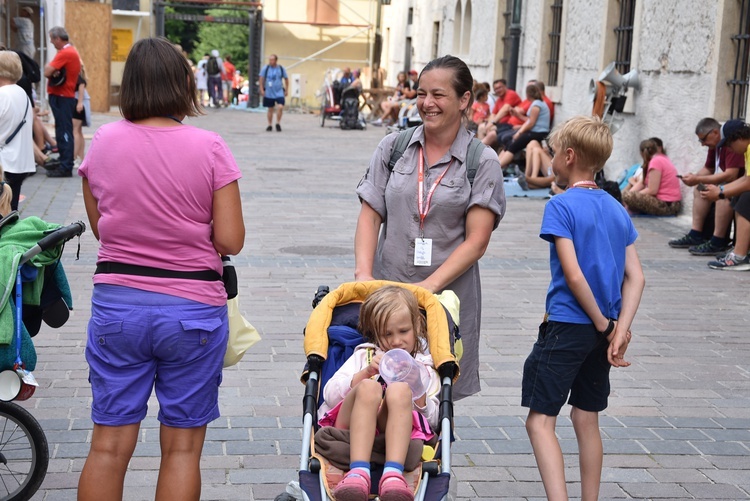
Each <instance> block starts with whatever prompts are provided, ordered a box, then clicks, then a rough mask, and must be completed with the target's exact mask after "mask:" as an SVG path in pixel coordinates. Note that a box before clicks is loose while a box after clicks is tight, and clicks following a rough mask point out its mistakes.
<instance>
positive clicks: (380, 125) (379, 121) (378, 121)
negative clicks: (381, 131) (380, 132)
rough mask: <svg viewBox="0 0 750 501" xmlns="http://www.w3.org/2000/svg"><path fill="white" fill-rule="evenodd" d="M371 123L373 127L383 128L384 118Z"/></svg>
mask: <svg viewBox="0 0 750 501" xmlns="http://www.w3.org/2000/svg"><path fill="white" fill-rule="evenodd" d="M370 123H371V124H372V125H374V126H375V127H382V126H383V119H382V118H378V119H377V120H375V121H373V122H370Z"/></svg>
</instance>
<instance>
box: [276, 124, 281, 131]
mask: <svg viewBox="0 0 750 501" xmlns="http://www.w3.org/2000/svg"><path fill="white" fill-rule="evenodd" d="M276 132H281V125H279V124H276Z"/></svg>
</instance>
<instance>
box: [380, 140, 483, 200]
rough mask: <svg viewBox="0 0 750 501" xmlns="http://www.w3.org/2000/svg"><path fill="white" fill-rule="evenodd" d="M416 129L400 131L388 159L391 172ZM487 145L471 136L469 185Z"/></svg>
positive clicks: (467, 163) (468, 160)
mask: <svg viewBox="0 0 750 501" xmlns="http://www.w3.org/2000/svg"><path fill="white" fill-rule="evenodd" d="M415 129H416V127H410V128H408V129H406V130H402V131H401V132H399V133H398V139H396V143H395V144H394V145H393V150H392V151H391V159H390V160H389V161H388V170H389V171H390V172H393V168H394V167H395V166H396V162H398V159H399V158H401V157H402V156H403V154H404V151H406V147H407V146H408V145H409V141H411V137H412V136H413V135H414V130H415ZM486 147H487V145H485V144H484V143H483V142H482V141H480V140H479V139H477V138H476V137H473V138H471V142H470V143H469V149H468V151H467V153H466V177H468V178H469V186H472V185H473V184H474V178H475V177H476V175H477V169H479V159H480V158H482V152H483V151H484V149H485V148H486Z"/></svg>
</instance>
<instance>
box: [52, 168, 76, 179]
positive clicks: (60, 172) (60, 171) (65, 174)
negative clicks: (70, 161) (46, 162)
mask: <svg viewBox="0 0 750 501" xmlns="http://www.w3.org/2000/svg"><path fill="white" fill-rule="evenodd" d="M47 177H73V171H71V170H63V169H55V170H48V171H47Z"/></svg>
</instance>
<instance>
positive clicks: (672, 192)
mask: <svg viewBox="0 0 750 501" xmlns="http://www.w3.org/2000/svg"><path fill="white" fill-rule="evenodd" d="M651 169H653V170H658V171H659V172H661V181H660V182H659V190H658V191H657V192H656V198H658V199H659V200H661V201H662V202H678V201H680V200H682V193H681V192H680V179H679V178H678V177H677V169H676V168H675V166H674V164H672V161H671V160H670V159H669V157H667V156H666V155H662V154H661V153H657V154H656V155H654V157H653V158H652V159H651V161H650V162H649V163H648V171H649V173H650V172H651ZM646 176H647V177H646V179H645V180H644V184H645V185H646V186H648V174H647V175H646Z"/></svg>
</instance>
